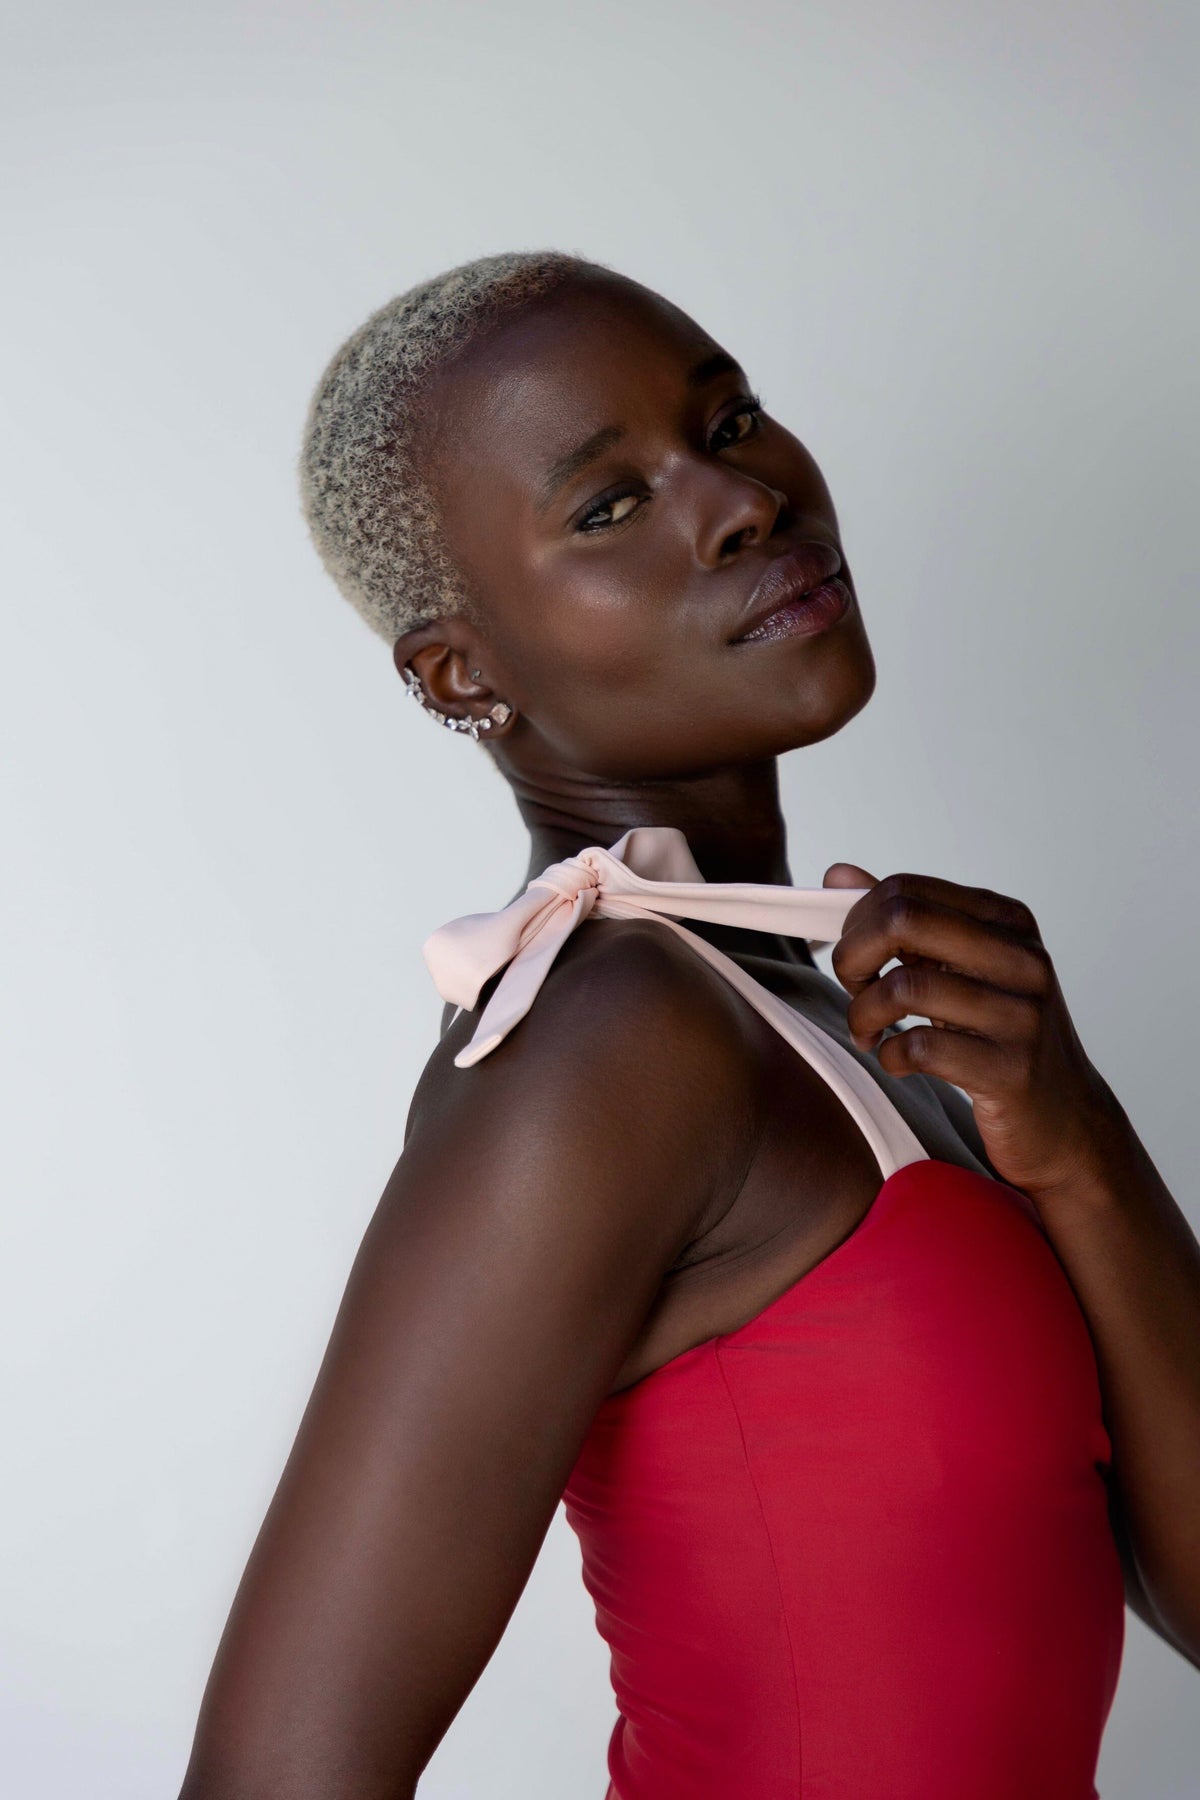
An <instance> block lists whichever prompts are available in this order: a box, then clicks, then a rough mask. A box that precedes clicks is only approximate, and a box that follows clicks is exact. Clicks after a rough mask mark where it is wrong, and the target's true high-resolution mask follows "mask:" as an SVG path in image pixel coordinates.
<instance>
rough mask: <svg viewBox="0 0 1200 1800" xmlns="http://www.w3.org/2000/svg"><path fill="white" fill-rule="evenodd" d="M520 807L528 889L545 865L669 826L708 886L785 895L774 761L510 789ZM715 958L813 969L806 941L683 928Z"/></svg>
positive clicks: (699, 925)
mask: <svg viewBox="0 0 1200 1800" xmlns="http://www.w3.org/2000/svg"><path fill="white" fill-rule="evenodd" d="M513 788H514V793H515V796H516V801H517V808H518V810H519V812H520V814H521V817H522V819H523V820H524V822H525V825H526V827H527V829H528V831H529V846H530V848H529V864H528V868H527V870H526V873H525V878H524V880H523V881H522V884H521V888H522V890H523V889H524V887H525V884H526V883H527V882H529V881H532V880H533V878H534V877H535V876H536V875H540V874H541V872H542V870H543V869H545V868H546V867H547V866H548V864H550V863H553V862H561V861H563V860H564V859H565V858H566V857H568V856H576V855H578V853H579V851H581V850H585V849H587V848H588V847H589V846H590V845H592V844H599V845H600V847H601V848H602V849H605V850H608V849H611V847H612V845H613V844H615V843H616V841H617V839H618V838H620V837H623V836H624V835H625V833H626V832H627V831H629V830H630V829H631V827H633V826H635V825H673V826H675V827H676V828H677V829H678V830H680V831H682V832H683V834H684V836H685V837H686V838H687V841H688V848H689V849H690V851H691V853H692V856H693V858H694V860H695V863H696V866H697V868H698V869H699V870H700V873H701V875H702V876H703V877H704V879H705V881H710V882H729V881H753V882H760V883H769V884H771V885H773V886H780V887H791V886H792V885H793V883H792V877H791V872H790V870H789V868H788V860H787V827H786V825H785V823H784V819H783V814H782V812H781V810H780V805H779V768H778V763H777V761H776V759H775V758H774V757H771V758H769V759H768V760H766V761H764V762H759V763H753V764H748V765H746V766H745V767H738V768H732V769H722V770H719V771H717V772H715V773H712V774H708V775H702V776H695V777H692V778H690V779H681V778H674V779H672V780H669V781H661V782H656V781H646V782H637V783H630V784H620V783H614V784H609V785H605V786H601V785H600V784H598V783H596V782H595V781H594V779H593V780H589V781H587V782H586V783H581V784H580V786H579V787H574V786H572V785H570V784H569V783H564V782H561V781H556V783H555V785H554V786H553V787H548V786H545V785H538V786H536V787H535V786H533V785H531V784H530V783H529V782H528V780H525V779H522V780H521V781H520V782H518V781H516V780H514V782H513ZM686 923H687V928H688V930H689V931H695V932H697V933H698V934H702V935H703V936H704V937H705V938H707V939H708V941H709V942H710V943H713V944H715V945H716V946H717V948H718V949H723V950H727V951H729V952H731V953H736V952H738V951H740V952H742V953H743V954H751V955H757V956H767V957H770V958H772V959H773V960H775V961H780V962H785V963H790V964H797V963H801V964H804V965H805V966H809V967H811V966H815V965H814V964H813V959H812V956H811V953H810V952H809V949H808V945H807V943H806V941H805V940H804V939H803V938H789V937H783V936H780V935H779V934H777V933H772V932H764V931H749V930H743V929H740V928H737V927H731V926H723V925H716V924H712V923H710V922H708V921H702V920H695V919H692V920H688V921H687V922H686Z"/></svg>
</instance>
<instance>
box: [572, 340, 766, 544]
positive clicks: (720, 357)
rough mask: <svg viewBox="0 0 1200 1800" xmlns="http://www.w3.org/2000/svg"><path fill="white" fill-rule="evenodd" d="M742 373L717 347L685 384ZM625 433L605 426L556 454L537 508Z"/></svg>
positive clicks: (619, 427) (700, 384)
mask: <svg viewBox="0 0 1200 1800" xmlns="http://www.w3.org/2000/svg"><path fill="white" fill-rule="evenodd" d="M741 372H742V366H741V364H740V363H739V362H738V360H737V358H736V357H733V356H730V355H729V353H728V351H725V350H717V351H714V352H713V354H712V355H711V356H706V357H705V358H704V359H703V361H702V362H698V363H696V364H695V366H694V367H693V368H691V369H689V370H688V372H687V375H686V376H685V377H684V385H685V386H686V387H687V388H688V389H689V390H693V389H695V388H700V387H703V386H704V385H705V384H706V382H709V381H712V380H713V378H714V377H715V376H717V375H740V374H741ZM624 436H625V427H624V426H623V425H602V426H601V427H600V429H599V431H593V432H592V434H591V436H590V437H587V438H584V440H583V442H582V443H581V444H576V445H575V448H574V449H573V450H567V451H565V452H564V453H563V455H562V456H558V457H556V458H555V459H554V461H553V462H552V463H551V464H550V467H549V468H548V469H547V471H546V474H545V476H544V477H543V479H542V482H541V485H540V487H539V488H538V494H537V506H538V510H539V511H544V510H545V508H546V507H547V506H549V504H550V502H551V501H552V500H553V499H554V496H555V495H556V494H557V493H558V491H559V490H560V488H563V487H565V486H566V484H567V482H568V481H570V480H571V479H572V477H573V476H575V475H578V474H579V472H580V471H581V470H582V469H586V468H587V466H588V464H589V463H593V462H595V461H596V458H597V457H599V456H603V454H604V452H605V451H606V450H611V449H612V446H613V445H614V444H618V443H620V441H621V439H622V438H623V437H624Z"/></svg>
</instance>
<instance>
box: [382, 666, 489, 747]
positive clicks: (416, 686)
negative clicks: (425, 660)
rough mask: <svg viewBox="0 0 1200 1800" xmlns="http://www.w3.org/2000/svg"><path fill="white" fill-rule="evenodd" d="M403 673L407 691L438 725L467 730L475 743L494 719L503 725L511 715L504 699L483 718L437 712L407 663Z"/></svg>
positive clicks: (417, 677) (474, 671)
mask: <svg viewBox="0 0 1200 1800" xmlns="http://www.w3.org/2000/svg"><path fill="white" fill-rule="evenodd" d="M471 673H472V675H475V676H477V675H478V674H479V670H478V669H472V671H471ZM403 675H404V685H405V687H406V689H407V691H408V692H409V693H410V694H411V695H412V697H413V699H414V700H416V701H417V703H418V704H419V705H420V706H423V707H424V708H425V711H426V712H427V713H428V714H429V716H430V717H431V718H433V719H436V720H437V722H438V724H439V725H445V726H446V727H447V729H448V730H450V731H467V732H469V733H470V734H471V736H472V737H473V738H474V740H475V742H476V743H478V742H479V734H480V732H481V731H490V730H491V728H492V723H493V721H495V723H496V724H497V725H503V724H504V722H505V720H506V719H509V718H511V717H512V707H511V706H509V704H508V702H507V701H506V700H497V702H496V704H495V705H494V706H493V707H492V708H491V710H490V712H489V713H488V715H487V717H486V718H484V719H472V718H465V717H464V718H461V719H460V718H457V717H456V716H455V715H454V714H453V713H444V712H439V711H438V709H437V707H436V706H431V705H430V704H429V701H428V700H427V699H426V698H425V690H424V688H423V687H422V686H421V681H420V677H419V676H418V675H416V674H414V672H413V671H412V669H410V668H409V667H408V665H407V664H405V666H404V669H403Z"/></svg>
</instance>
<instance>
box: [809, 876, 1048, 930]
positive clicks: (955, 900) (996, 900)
mask: <svg viewBox="0 0 1200 1800" xmlns="http://www.w3.org/2000/svg"><path fill="white" fill-rule="evenodd" d="M853 866H854V865H853V864H847V863H834V865H833V867H834V868H835V869H841V868H852V867H853ZM860 872H861V871H860ZM840 885H842V886H846V885H848V884H847V883H845V882H843V883H841V884H840ZM905 899H911V900H914V901H917V900H927V901H929V902H931V903H932V904H934V905H939V906H945V907H951V908H954V909H956V910H957V911H959V912H962V913H965V914H966V915H967V917H968V918H973V919H979V920H980V921H981V922H982V923H984V924H988V925H994V926H997V927H999V928H1001V929H1006V930H1008V931H1009V932H1010V933H1011V934H1012V935H1013V936H1014V937H1017V938H1023V939H1027V940H1030V941H1032V942H1035V943H1040V942H1041V933H1040V932H1039V930H1038V924H1037V920H1036V919H1035V918H1034V916H1033V913H1032V912H1031V911H1030V909H1029V907H1028V906H1026V904H1025V902H1024V901H1023V900H1014V899H1012V898H1011V897H1010V896H1009V895H1008V894H997V893H996V892H995V891H994V890H993V889H991V888H981V887H967V886H964V885H963V884H962V883H961V882H957V881H947V880H945V879H944V878H943V877H942V876H940V875H915V874H910V873H899V874H893V875H885V876H884V878H883V880H882V881H877V882H876V883H875V884H874V885H873V886H872V888H871V892H870V893H869V894H865V895H864V896H863V898H862V899H861V900H858V901H856V902H855V904H854V905H853V906H852V907H851V908H850V911H849V912H848V913H847V915H846V924H847V926H849V925H851V924H857V923H858V922H859V918H861V915H862V913H863V912H864V911H865V910H866V909H867V908H868V906H870V907H871V908H874V907H875V906H879V905H882V904H884V903H885V902H886V903H888V904H891V903H893V902H896V901H903V900H905ZM856 915H857V917H856Z"/></svg>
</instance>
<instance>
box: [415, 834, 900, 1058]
mask: <svg viewBox="0 0 1200 1800" xmlns="http://www.w3.org/2000/svg"><path fill="white" fill-rule="evenodd" d="M867 892H868V890H867V889H866V888H794V887H778V886H774V885H773V884H771V883H770V882H755V881H729V882H707V881H705V879H704V877H703V876H702V875H701V873H700V870H699V869H698V868H697V866H696V862H695V859H694V858H693V856H692V853H691V850H690V849H689V848H688V841H687V838H686V837H685V835H684V833H683V832H682V831H680V830H679V829H678V828H677V827H676V826H674V825H635V826H633V827H632V828H631V829H630V830H629V831H627V832H626V833H625V835H624V837H622V838H618V840H617V842H616V843H615V844H614V845H613V846H612V848H611V849H608V850H605V849H602V848H601V847H600V845H598V844H593V845H591V846H590V847H589V848H588V849H586V850H581V851H580V852H579V853H578V855H577V856H568V857H567V858H566V859H565V860H564V861H563V862H556V863H551V864H550V866H549V868H547V869H543V871H542V873H541V874H540V875H538V876H535V877H534V879H533V880H532V881H530V882H529V883H528V884H527V886H526V888H525V890H524V892H523V893H521V894H518V895H517V897H516V899H515V900H510V901H509V903H508V905H507V906H502V907H501V908H500V909H499V911H498V912H489V913H467V914H466V915H465V916H464V917H463V918H461V919H451V920H450V921H449V923H448V924H446V925H442V926H440V927H439V928H438V930H437V931H435V932H433V933H432V934H431V935H430V936H429V937H427V938H426V940H425V942H424V944H423V945H422V946H421V954H422V956H423V957H424V959H425V964H426V967H427V968H428V970H429V972H430V974H431V975H432V977H433V983H434V986H435V987H436V988H437V991H438V993H439V994H440V995H441V996H442V998H443V1000H449V1001H452V1002H453V1003H454V1005H456V1006H459V1007H464V1008H466V1009H468V1010H470V1009H471V1008H473V1007H474V1005H475V1003H476V1001H477V1000H478V998H479V993H480V989H481V988H482V987H483V985H484V983H485V982H486V981H487V979H488V977H489V976H491V975H494V974H495V972H496V970H497V969H500V968H503V967H504V965H505V964H506V963H507V965H508V968H507V970H506V972H505V974H504V976H503V977H502V978H501V980H500V981H499V982H498V983H497V986H496V989H495V992H494V993H493V994H492V996H491V998H490V1000H489V1001H488V1003H487V1005H486V1006H485V1007H484V1009H483V1012H482V1014H481V1016H480V1018H479V1021H478V1023H477V1025H476V1027H475V1032H474V1035H473V1036H472V1038H471V1041H470V1043H469V1044H468V1045H467V1046H466V1048H465V1049H463V1050H460V1051H459V1052H458V1055H457V1056H456V1057H455V1058H454V1065H455V1067H456V1068H459V1069H466V1068H470V1066H471V1065H472V1063H477V1062H478V1061H479V1060H480V1058H481V1057H484V1056H486V1055H487V1054H488V1052H489V1051H491V1050H494V1049H495V1048H496V1045H497V1044H499V1043H501V1042H502V1041H503V1039H504V1038H505V1037H507V1035H508V1033H509V1032H510V1031H511V1030H512V1028H513V1026H514V1025H516V1024H518V1023H519V1022H520V1020H521V1019H523V1018H524V1017H525V1014H526V1013H527V1012H528V1011H529V1009H530V1007H531V1006H532V1005H533V1002H534V999H535V998H536V996H537V992H538V989H539V988H540V987H541V985H542V982H543V981H544V980H545V978H546V975H547V974H548V972H549V970H550V966H551V964H552V963H553V961H554V959H555V957H556V956H557V955H558V953H559V951H560V950H561V949H562V947H563V945H564V944H565V943H566V941H567V939H568V938H569V937H570V935H571V933H572V932H573V931H574V930H575V928H576V927H577V926H578V925H581V924H582V923H583V921H584V920H585V919H586V918H588V917H590V916H592V915H595V916H596V917H598V918H608V919H636V918H658V919H661V920H662V922H663V924H665V925H667V926H668V927H669V928H670V929H671V930H674V931H676V932H678V934H679V935H680V936H681V937H685V938H687V939H688V941H689V942H690V943H692V944H693V945H694V946H695V947H696V948H697V949H698V950H699V951H700V953H701V954H702V955H703V956H704V957H705V958H706V960H707V961H709V962H712V963H715V964H717V965H718V966H719V967H721V968H722V969H724V971H725V973H726V974H727V975H729V976H730V978H731V979H732V980H733V981H734V982H735V985H737V986H739V987H742V988H743V991H745V984H746V982H747V981H748V979H749V978H748V977H746V975H745V973H744V971H742V970H741V969H740V968H739V966H738V965H737V964H736V963H734V962H733V961H732V959H731V958H729V957H726V956H725V955H724V954H723V953H722V952H721V951H719V950H717V949H715V948H714V947H713V946H712V945H711V944H709V943H708V942H707V941H706V940H705V939H703V938H700V937H698V936H697V934H696V933H695V932H691V931H686V930H684V929H683V927H682V926H678V925H675V924H673V923H672V920H673V918H690V919H706V920H710V921H711V922H713V923H716V924H726V925H741V926H745V927H747V928H748V929H751V930H759V931H770V932H780V933H782V934H783V935H784V936H785V937H803V938H807V939H808V940H809V942H810V943H816V944H822V943H832V942H834V941H835V940H836V939H837V938H838V937H840V936H841V931H842V923H843V920H844V919H845V917H846V914H847V913H848V912H849V910H850V908H851V907H852V906H853V905H854V903H855V901H856V900H859V899H861V898H862V896H863V895H864V894H865V893H867ZM739 977H740V979H739ZM750 985H751V986H756V985H757V984H753V983H751V984H750Z"/></svg>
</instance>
